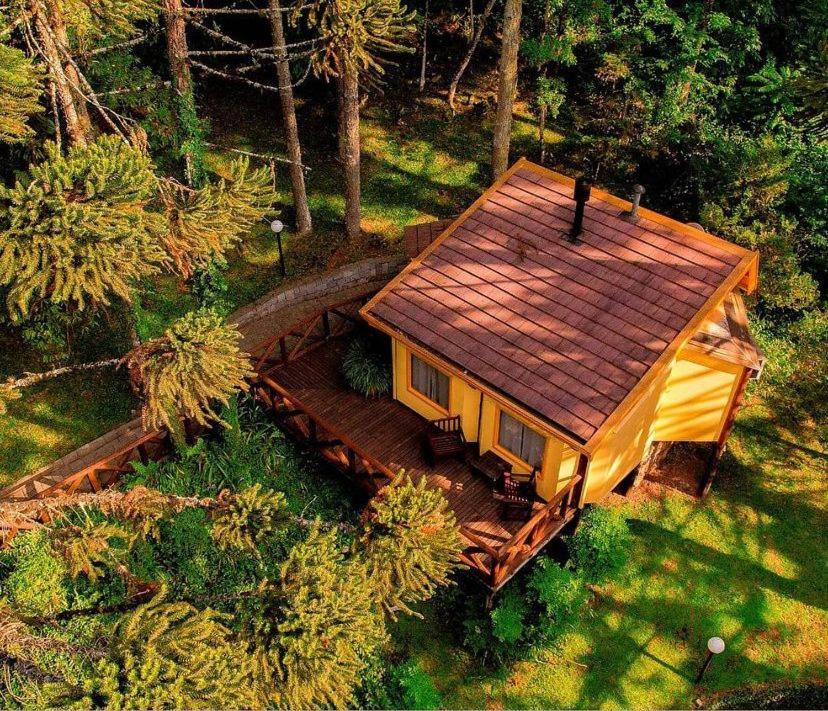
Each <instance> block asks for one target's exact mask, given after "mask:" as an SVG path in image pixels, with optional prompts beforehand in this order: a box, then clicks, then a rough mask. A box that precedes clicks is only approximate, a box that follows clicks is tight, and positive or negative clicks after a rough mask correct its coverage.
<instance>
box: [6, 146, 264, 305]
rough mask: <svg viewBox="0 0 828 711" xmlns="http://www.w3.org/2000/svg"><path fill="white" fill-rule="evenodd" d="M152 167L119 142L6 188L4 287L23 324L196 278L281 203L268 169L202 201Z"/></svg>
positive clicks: (46, 165)
mask: <svg viewBox="0 0 828 711" xmlns="http://www.w3.org/2000/svg"><path fill="white" fill-rule="evenodd" d="M153 168H154V167H153V164H152V161H151V160H150V158H149V157H148V156H147V155H146V154H145V153H144V152H143V151H141V150H139V149H138V148H135V147H134V146H132V145H130V144H128V143H126V142H125V141H123V140H122V139H120V138H118V137H117V136H111V135H110V136H101V137H100V138H98V139H97V140H96V141H94V142H92V143H89V144H88V145H75V146H72V147H71V148H69V150H68V151H67V152H66V153H65V154H64V153H61V151H60V149H59V148H58V147H57V145H56V144H54V143H50V144H47V146H46V157H45V160H44V161H43V162H42V163H39V164H36V165H32V166H30V167H29V171H28V174H27V175H26V176H25V177H22V178H18V180H17V182H16V183H15V185H14V186H13V187H9V188H7V187H2V186H0V284H2V285H7V286H8V287H9V292H8V307H9V310H10V312H11V313H12V315H13V316H14V317H16V318H24V317H26V316H28V315H29V313H30V312H31V310H32V308H33V307H35V306H36V305H37V304H38V303H39V302H42V301H49V302H52V303H56V304H63V305H68V306H70V307H72V308H79V309H82V308H84V307H86V306H88V305H90V304H91V305H107V304H109V303H110V301H111V299H112V297H113V296H114V297H118V298H120V299H123V300H124V301H127V302H129V301H130V300H131V291H132V289H133V287H134V285H135V283H136V282H137V281H138V280H140V279H142V278H144V277H146V276H149V275H151V274H155V273H158V272H159V271H160V270H161V269H162V268H168V267H177V268H178V270H179V271H180V273H182V274H183V275H184V276H188V275H189V274H190V273H191V272H192V269H193V268H194V267H198V266H205V265H206V264H207V263H208V262H209V260H210V259H212V258H214V257H218V258H222V257H223V255H224V254H225V253H226V251H227V250H228V249H229V248H230V247H231V246H233V245H234V244H235V243H236V242H238V240H239V239H240V238H241V236H242V235H243V234H245V232H246V231H247V230H248V229H249V228H250V226H251V224H252V223H253V222H254V221H256V220H257V219H261V217H262V216H263V215H264V214H266V213H267V211H268V210H269V209H270V207H271V205H272V203H273V200H274V197H275V196H274V195H273V192H272V190H271V189H270V180H269V175H268V173H267V170H266V169H258V170H251V169H250V166H249V164H248V163H247V161H246V160H244V159H240V160H237V161H235V162H234V163H233V164H232V166H231V168H230V174H229V176H228V178H227V179H224V180H220V181H219V182H218V183H216V184H211V185H207V186H206V187H205V188H203V189H202V190H200V191H192V190H185V189H183V188H181V187H179V186H176V185H175V184H174V183H171V182H169V181H164V180H162V179H159V178H158V177H157V176H156V175H155V173H154V172H153Z"/></svg>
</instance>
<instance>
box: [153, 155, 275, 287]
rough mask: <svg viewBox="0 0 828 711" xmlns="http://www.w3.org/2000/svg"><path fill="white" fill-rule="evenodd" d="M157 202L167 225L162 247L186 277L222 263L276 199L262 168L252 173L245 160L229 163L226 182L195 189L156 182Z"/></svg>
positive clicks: (220, 181)
mask: <svg viewBox="0 0 828 711" xmlns="http://www.w3.org/2000/svg"><path fill="white" fill-rule="evenodd" d="M160 197H161V201H162V203H163V205H164V208H165V210H166V213H167V220H168V225H169V229H168V231H167V232H166V233H165V234H164V236H163V244H164V247H165V249H166V251H167V253H168V254H169V255H170V257H171V258H172V260H173V262H174V264H175V266H176V269H177V271H178V272H179V273H180V274H182V275H184V276H187V277H189V276H190V275H192V273H193V271H194V270H196V269H206V268H208V267H209V265H210V263H211V261H212V260H213V259H218V260H219V261H222V260H223V259H224V255H225V254H226V253H227V252H228V251H229V250H230V249H231V248H232V247H234V246H235V245H236V244H238V243H239V242H240V241H241V239H242V238H243V237H244V236H245V235H247V234H249V232H250V230H251V228H252V227H253V225H255V224H256V223H257V222H260V221H261V220H262V218H263V217H264V216H265V215H266V214H267V213H268V212H270V211H271V209H272V206H273V202H274V201H275V199H276V195H275V194H274V192H273V189H272V187H271V182H270V173H269V171H268V170H267V168H258V169H255V170H253V169H251V168H250V163H249V161H248V160H247V158H238V159H236V160H234V161H232V163H230V166H229V169H228V175H227V177H226V178H220V179H219V180H218V182H217V183H208V184H206V185H205V186H204V187H203V188H202V189H200V190H195V191H194V190H188V189H180V187H179V186H176V185H175V184H174V183H162V184H161V189H160Z"/></svg>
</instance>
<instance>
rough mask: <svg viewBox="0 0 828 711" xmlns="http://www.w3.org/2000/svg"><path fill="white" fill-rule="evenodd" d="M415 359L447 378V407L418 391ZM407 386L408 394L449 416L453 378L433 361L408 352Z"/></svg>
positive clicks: (411, 351) (410, 351)
mask: <svg viewBox="0 0 828 711" xmlns="http://www.w3.org/2000/svg"><path fill="white" fill-rule="evenodd" d="M414 358H416V359H417V360H419V361H420V362H421V363H423V364H424V365H427V366H428V367H430V368H434V370H435V371H436V372H437V373H438V374H440V375H442V376H443V377H444V378H446V381H447V383H448V387H447V390H446V401H447V402H446V404H445V406H444V405H441V404H440V403H439V402H437V401H436V400H432V399H431V398H430V397H429V396H428V395H426V394H425V393H423V392H421V391H420V390H417V388H415V387H414ZM406 386H407V389H408V392H410V393H411V394H412V395H414V396H415V397H418V398H419V399H420V400H422V401H423V402H425V403H427V404H429V405H430V406H431V407H433V408H435V409H436V410H438V411H439V412H440V413H441V414H443V415H446V416H448V415H449V407H450V406H451V388H452V385H451V376H450V375H449V374H448V373H446V372H445V371H444V370H442V369H441V368H439V367H438V366H437V365H436V364H435V363H434V362H433V361H432V360H431V359H429V358H424V357H423V356H421V355H420V354H419V353H415V352H414V351H413V350H409V351H408V362H407V364H406Z"/></svg>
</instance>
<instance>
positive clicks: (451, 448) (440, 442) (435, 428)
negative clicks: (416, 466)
mask: <svg viewBox="0 0 828 711" xmlns="http://www.w3.org/2000/svg"><path fill="white" fill-rule="evenodd" d="M425 445H426V459H427V460H428V463H429V464H430V465H431V466H432V467H433V466H434V465H435V464H436V463H437V461H438V460H440V459H446V458H448V457H458V456H459V457H462V456H464V455H465V454H466V436H465V435H464V434H463V427H462V424H461V423H460V415H455V416H454V417H441V418H440V419H438V420H430V421H429V423H428V425H427V426H426V432H425Z"/></svg>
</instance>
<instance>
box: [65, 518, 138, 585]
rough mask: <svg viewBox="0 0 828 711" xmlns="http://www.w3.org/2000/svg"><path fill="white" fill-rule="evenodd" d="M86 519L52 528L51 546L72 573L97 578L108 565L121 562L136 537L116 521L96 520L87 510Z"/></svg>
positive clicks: (92, 579)
mask: <svg viewBox="0 0 828 711" xmlns="http://www.w3.org/2000/svg"><path fill="white" fill-rule="evenodd" d="M83 519H84V520H83V521H82V522H81V524H80V525H70V526H57V527H55V528H53V529H52V530H51V539H52V548H53V549H54V551H55V553H56V554H57V555H59V556H60V557H61V558H62V559H63V561H64V563H66V568H67V570H68V571H69V575H70V576H71V577H73V578H76V577H78V576H79V575H80V574H81V573H83V574H84V575H86V576H87V577H88V578H89V579H90V580H91V581H92V582H94V581H95V580H97V579H98V578H99V577H100V576H101V574H102V573H103V572H104V571H105V570H106V568H108V567H110V566H113V565H116V564H118V563H122V561H123V559H124V557H125V555H126V553H127V552H128V551H129V546H130V544H131V543H132V541H133V540H134V537H133V535H132V534H130V533H129V532H128V531H126V530H125V529H123V528H121V527H120V526H118V525H117V524H114V523H109V522H106V521H104V522H97V523H96V522H94V521H92V519H91V518H90V517H89V515H88V514H87V515H85V516H84V517H83ZM113 542H116V545H115V546H113V545H112V543H113Z"/></svg>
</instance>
